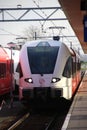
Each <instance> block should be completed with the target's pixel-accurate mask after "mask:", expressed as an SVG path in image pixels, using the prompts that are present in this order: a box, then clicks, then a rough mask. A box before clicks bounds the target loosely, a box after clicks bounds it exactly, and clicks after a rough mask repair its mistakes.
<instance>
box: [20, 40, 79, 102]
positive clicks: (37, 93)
mask: <svg viewBox="0 0 87 130" xmlns="http://www.w3.org/2000/svg"><path fill="white" fill-rule="evenodd" d="M80 66H81V62H80V56H79V54H78V53H77V52H76V51H75V50H74V49H72V48H70V47H69V46H67V45H66V44H65V43H62V42H61V41H57V40H52V39H47V40H46V39H45V40H35V41H29V42H27V43H25V44H24V45H23V46H22V49H21V51H20V55H19V69H18V72H19V99H20V100H21V101H29V100H32V99H36V98H37V99H40V98H41V99H45V100H46V99H55V98H64V99H66V100H70V99H71V98H72V97H73V95H74V94H75V92H76V89H77V87H78V85H79V83H80V81H81V69H80Z"/></svg>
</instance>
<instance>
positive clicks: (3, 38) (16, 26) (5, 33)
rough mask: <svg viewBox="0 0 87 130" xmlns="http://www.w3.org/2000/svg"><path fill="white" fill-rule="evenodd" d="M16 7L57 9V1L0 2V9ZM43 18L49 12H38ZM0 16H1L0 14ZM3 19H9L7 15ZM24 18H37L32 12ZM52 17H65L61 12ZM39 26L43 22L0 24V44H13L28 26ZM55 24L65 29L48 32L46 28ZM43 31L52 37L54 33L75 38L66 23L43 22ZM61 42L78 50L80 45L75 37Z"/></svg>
mask: <svg viewBox="0 0 87 130" xmlns="http://www.w3.org/2000/svg"><path fill="white" fill-rule="evenodd" d="M17 5H21V7H22V8H24V7H25V8H28V7H37V5H39V7H49V5H50V7H59V6H60V5H59V3H58V0H46V2H45V0H0V8H16V7H17ZM39 13H40V14H41V15H42V16H43V17H45V15H49V14H50V11H46V12H44V13H42V12H39ZM0 15H1V14H0ZM14 15H16V16H20V13H19V14H18V13H17V12H16V13H14ZM5 17H7V18H8V17H9V16H8V15H7V14H6V15H5ZM26 17H30V18H34V17H36V18H38V17H37V16H36V15H35V14H34V13H33V12H32V11H31V13H29V14H28V15H26ZM52 17H58V18H66V16H65V15H64V12H63V11H62V10H58V11H57V12H56V13H55V14H54V15H53V16H52ZM0 18H1V16H0ZM41 24H43V22H41V23H40V22H0V44H1V45H3V46H5V45H6V44H7V43H9V42H15V41H16V39H17V38H18V37H19V36H20V37H22V36H24V30H25V29H26V28H28V27H29V26H31V25H33V26H38V27H40V29H42V28H41ZM54 24H55V26H60V27H65V29H62V30H60V29H55V30H53V31H52V30H48V27H49V26H50V27H51V26H53V25H54ZM43 29H44V30H46V31H47V32H48V34H49V35H52V33H54V35H61V36H70V35H71V36H75V33H74V31H73V30H72V28H71V26H70V24H69V23H68V21H49V22H47V21H46V22H45V24H44V27H43ZM61 40H62V41H63V42H66V43H67V44H69V45H70V44H71V43H72V44H73V43H74V44H73V45H74V46H75V47H76V48H80V49H81V47H80V44H79V41H78V39H77V38H76V37H74V38H62V39H61Z"/></svg>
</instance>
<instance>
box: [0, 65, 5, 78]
mask: <svg viewBox="0 0 87 130" xmlns="http://www.w3.org/2000/svg"><path fill="white" fill-rule="evenodd" d="M4 77H6V63H0V78H4Z"/></svg>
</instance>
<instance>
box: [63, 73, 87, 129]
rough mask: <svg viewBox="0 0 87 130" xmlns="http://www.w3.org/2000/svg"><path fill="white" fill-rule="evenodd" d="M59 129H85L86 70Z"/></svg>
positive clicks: (86, 125)
mask: <svg viewBox="0 0 87 130" xmlns="http://www.w3.org/2000/svg"><path fill="white" fill-rule="evenodd" d="M61 130H87V72H86V73H85V75H84V77H83V79H82V82H81V84H80V87H79V89H78V92H77V94H76V95H75V98H74V101H73V103H72V105H71V108H70V110H69V112H68V114H67V117H66V120H65V122H64V124H63V127H62V129H61Z"/></svg>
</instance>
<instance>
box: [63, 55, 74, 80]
mask: <svg viewBox="0 0 87 130" xmlns="http://www.w3.org/2000/svg"><path fill="white" fill-rule="evenodd" d="M62 75H63V76H64V77H67V78H70V77H71V75H72V57H69V58H68V60H67V62H66V65H65V67H64V71H63V74H62Z"/></svg>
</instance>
